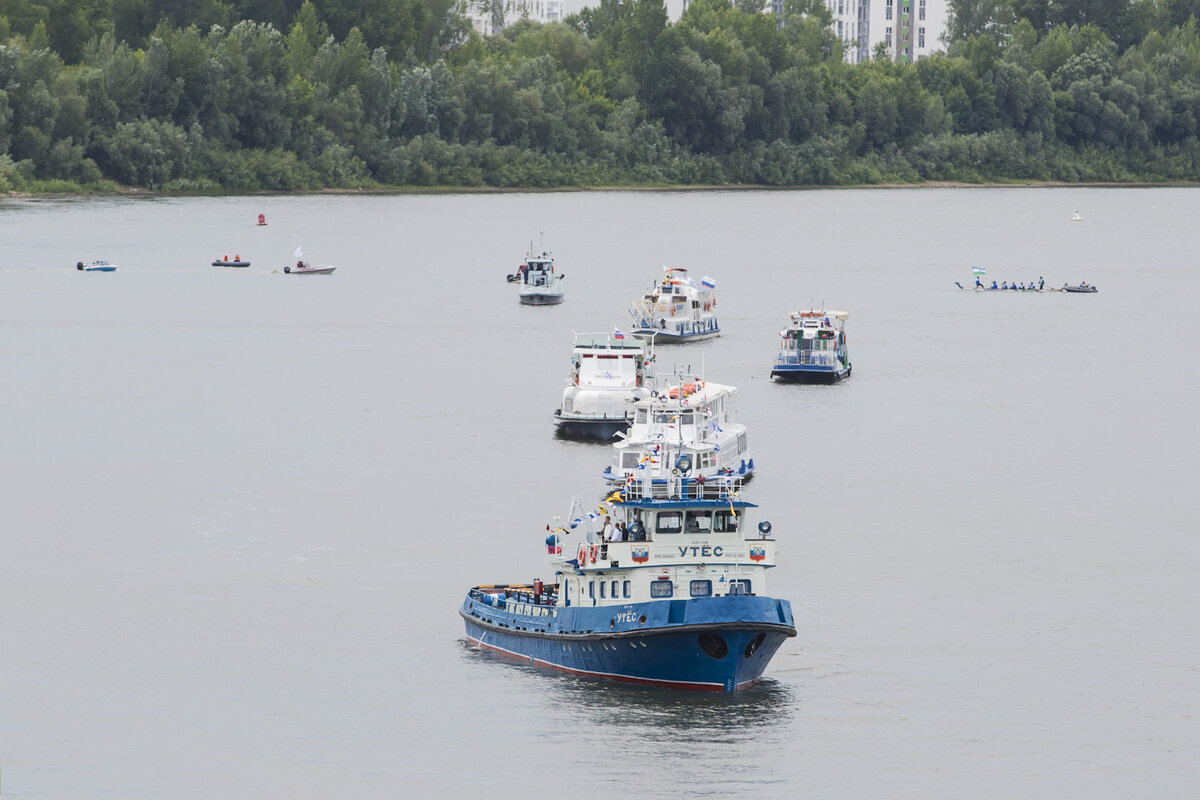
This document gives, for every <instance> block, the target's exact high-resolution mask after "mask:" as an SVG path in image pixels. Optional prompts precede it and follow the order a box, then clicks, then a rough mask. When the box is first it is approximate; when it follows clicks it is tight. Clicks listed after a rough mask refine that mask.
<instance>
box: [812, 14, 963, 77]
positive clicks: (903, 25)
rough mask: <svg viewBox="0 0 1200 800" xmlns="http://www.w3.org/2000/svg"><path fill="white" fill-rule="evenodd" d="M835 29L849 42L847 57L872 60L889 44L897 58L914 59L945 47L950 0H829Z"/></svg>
mask: <svg viewBox="0 0 1200 800" xmlns="http://www.w3.org/2000/svg"><path fill="white" fill-rule="evenodd" d="M825 6H826V7H827V8H828V9H829V10H830V11H832V12H833V31H834V33H836V34H837V37H838V38H839V39H841V40H842V41H844V42H846V61H847V62H848V63H850V64H858V63H860V62H863V61H870V60H871V54H872V53H873V52H874V51H875V46H876V45H878V44H879V43H880V42H882V43H883V44H884V45H886V46H887V51H888V55H889V56H890V57H891V59H892V60H893V61H898V62H901V63H911V62H913V61H916V60H917V59H918V58H923V57H925V56H927V55H929V54H930V53H935V52H937V51H939V50H941V49H942V47H943V45H942V34H943V33H945V31H946V10H947V9H946V0H825Z"/></svg>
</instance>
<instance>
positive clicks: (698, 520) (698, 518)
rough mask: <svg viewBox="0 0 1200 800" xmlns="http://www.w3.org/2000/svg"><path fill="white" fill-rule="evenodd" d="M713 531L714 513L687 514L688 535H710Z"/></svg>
mask: <svg viewBox="0 0 1200 800" xmlns="http://www.w3.org/2000/svg"><path fill="white" fill-rule="evenodd" d="M711 530H712V512H711V511H689V512H687V532H688V533H708V532H709V531H711Z"/></svg>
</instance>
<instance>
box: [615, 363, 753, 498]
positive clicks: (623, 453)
mask: <svg viewBox="0 0 1200 800" xmlns="http://www.w3.org/2000/svg"><path fill="white" fill-rule="evenodd" d="M736 391H737V389H736V388H735V387H733V386H725V385H722V384H719V383H711V382H707V381H703V380H700V379H698V378H697V379H689V380H685V381H679V382H677V383H672V384H670V385H667V386H665V387H663V388H659V389H657V390H654V391H652V392H651V393H650V397H648V398H647V399H645V400H640V401H638V402H637V403H636V404H635V406H634V412H633V424H632V425H630V426H629V432H628V433H627V434H626V435H625V436H624V437H622V438H621V441H619V442H617V443H616V444H614V445H613V451H614V455H613V462H612V464H610V465H609V466H608V467H607V468H606V469H605V470H604V479H605V480H606V481H608V482H609V483H613V484H621V483H625V482H626V481H628V480H632V479H633V478H636V477H640V476H641V475H642V474H643V473H646V472H649V473H651V474H653V475H654V476H655V478H656V479H665V478H666V477H667V476H668V474H669V471H670V465H671V464H674V463H675V461H676V460H677V459H678V458H679V456H681V455H686V456H690V458H691V462H690V463H691V464H692V465H693V469H694V471H695V476H694V477H696V478H697V479H698V480H700V481H705V480H719V479H722V478H730V477H738V478H749V477H750V476H751V475H752V474H753V472H754V459H753V458H751V457H750V452H749V447H748V446H747V441H746V426H745V425H743V424H741V423H739V422H734V420H733V410H734V409H733V395H734V393H735V392H736Z"/></svg>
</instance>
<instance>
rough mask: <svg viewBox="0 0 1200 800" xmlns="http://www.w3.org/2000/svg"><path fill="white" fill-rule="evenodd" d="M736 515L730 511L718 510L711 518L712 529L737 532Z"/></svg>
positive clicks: (719, 531)
mask: <svg viewBox="0 0 1200 800" xmlns="http://www.w3.org/2000/svg"><path fill="white" fill-rule="evenodd" d="M738 521H739V520H738V516H737V514H735V513H734V512H732V511H718V512H716V516H715V518H714V519H713V530H714V531H716V532H717V533H737V529H738Z"/></svg>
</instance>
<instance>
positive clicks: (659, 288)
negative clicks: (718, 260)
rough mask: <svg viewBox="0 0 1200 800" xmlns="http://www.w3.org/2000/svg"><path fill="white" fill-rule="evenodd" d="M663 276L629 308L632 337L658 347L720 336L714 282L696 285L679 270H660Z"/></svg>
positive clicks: (707, 280)
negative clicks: (645, 340)
mask: <svg viewBox="0 0 1200 800" xmlns="http://www.w3.org/2000/svg"><path fill="white" fill-rule="evenodd" d="M663 270H664V273H665V274H664V275H663V278H662V280H661V281H659V282H658V283H656V284H655V285H654V286H653V287H652V288H651V289H650V291H649V292H647V293H646V294H645V295H643V296H642V297H641V298H640V299H638V300H634V301H633V304H632V305H631V306H630V308H629V314H630V316H632V317H633V335H634V336H637V337H639V338H642V339H650V340H652V341H654V342H655V343H656V344H657V343H663V342H666V343H673V342H698V341H702V340H704V339H711V338H713V337H714V336H719V335H720V334H721V327H720V326H719V325H718V324H717V315H716V308H717V298H716V295H715V294H713V289H714V288H716V281H714V280H713V279H712V278H708V277H706V278H703V279H702V280H701V281H700V282H699V283H696V281H695V280H693V279H692V277H691V276H690V275H688V272H687V270H686V269H683V268H682V267H663Z"/></svg>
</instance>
